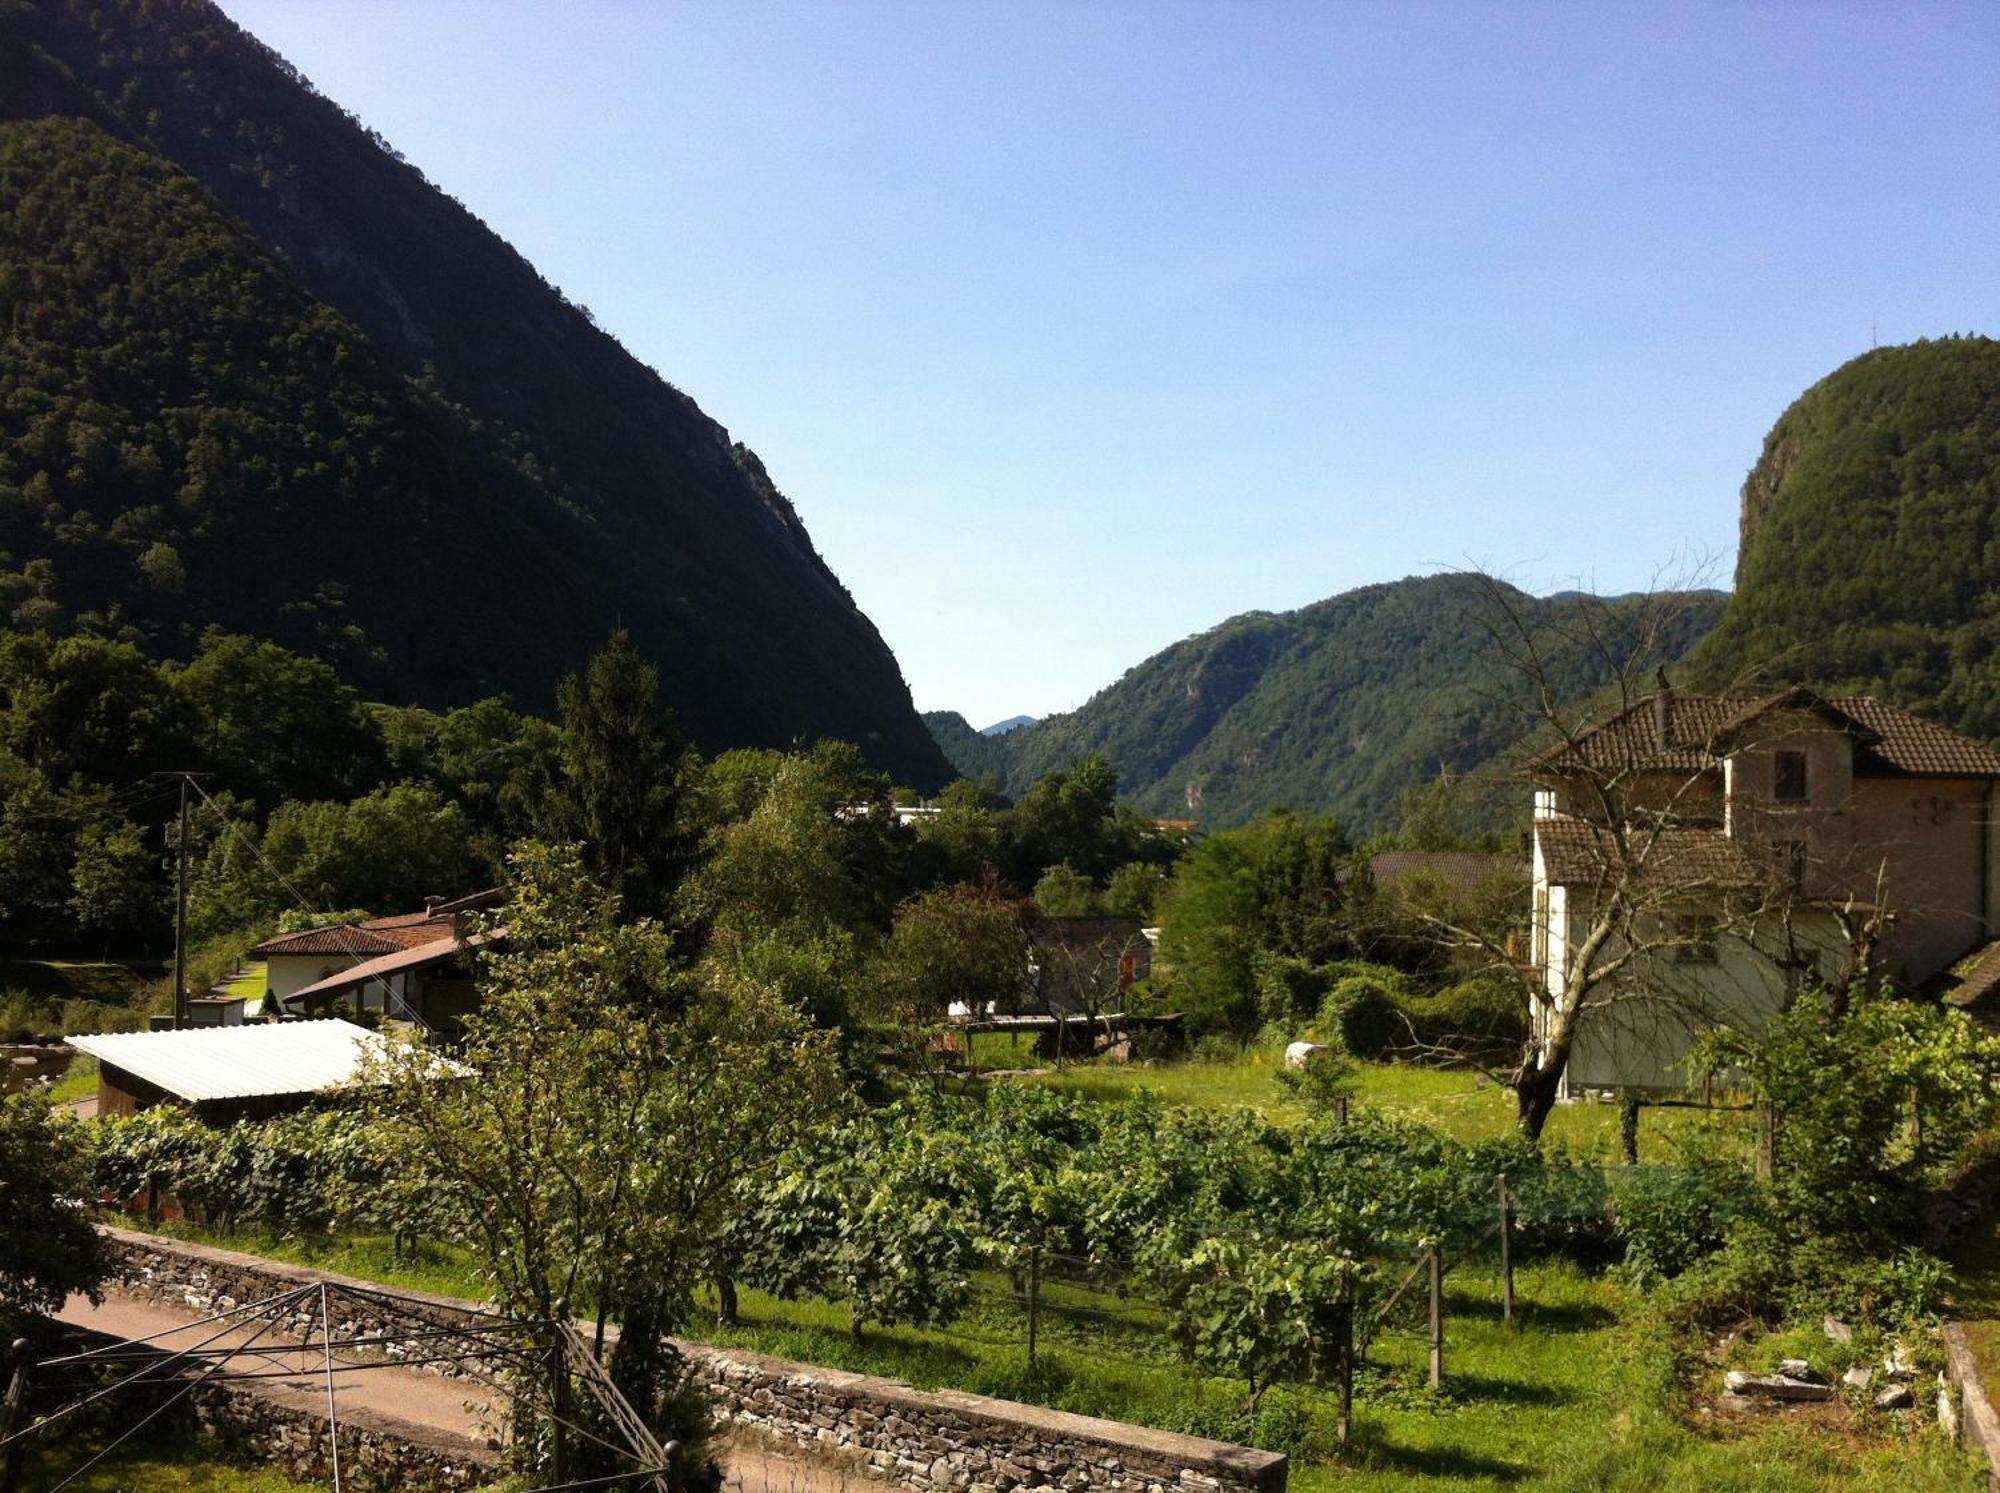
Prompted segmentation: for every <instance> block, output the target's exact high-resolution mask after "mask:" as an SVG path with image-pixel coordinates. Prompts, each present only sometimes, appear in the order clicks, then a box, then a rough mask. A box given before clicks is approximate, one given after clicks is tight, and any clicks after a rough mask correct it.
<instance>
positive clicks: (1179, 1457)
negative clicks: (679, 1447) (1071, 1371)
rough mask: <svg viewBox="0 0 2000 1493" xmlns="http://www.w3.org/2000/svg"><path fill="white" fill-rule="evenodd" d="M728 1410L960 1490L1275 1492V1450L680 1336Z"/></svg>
mask: <svg viewBox="0 0 2000 1493" xmlns="http://www.w3.org/2000/svg"><path fill="white" fill-rule="evenodd" d="M683 1351H685V1352H686V1353H687V1354H688V1356H689V1360H690V1362H691V1363H692V1364H693V1365H694V1366H695V1369H696V1371H697V1372H698V1373H699V1374H700V1375H701V1377H702V1378H703V1380H704V1381H705V1382H706V1383H707V1384H708V1386H709V1390H710V1393H711V1394H712V1395H713V1396H714V1398H715V1401H716V1408H717V1409H718V1410H719V1411H720V1412H721V1413H722V1415H723V1416H724V1417H725V1418H726V1419H728V1420H729V1421H731V1422H733V1423H735V1424H737V1425H742V1426H749V1427H753V1428H755V1429H757V1430H759V1431H762V1432H764V1433H765V1434H767V1435H771V1436H774V1437H778V1438H781V1439H785V1440H789V1441H793V1442H796V1443H798V1444H799V1445H801V1446H806V1447H810V1448H815V1449H817V1450H819V1451H821V1452H825V1453H832V1454H834V1455H839V1456H844V1457H846V1458H847V1459H849V1460H851V1461H852V1462H853V1463H854V1465H855V1466H856V1468H857V1470H859V1471H862V1472H864V1473H866V1474H868V1475H869V1476H872V1477H877V1478H883V1479H887V1480H889V1481H892V1482H895V1483H898V1484H900V1485H901V1486H903V1487H907V1488H923V1489H931V1490H936V1493H949V1490H956V1489H964V1490H969V1493H1010V1490H1017V1489H1018V1490H1020V1493H1089V1490H1097V1489H1129V1490H1132V1493H1170V1490H1182V1493H1211V1490H1212V1493H1279V1490H1282V1489H1283V1488H1284V1486H1285V1465H1286V1464H1285V1458H1284V1457H1283V1456H1280V1455H1279V1454H1277V1453H1275V1452H1265V1451H1257V1450H1254V1449H1253V1448H1250V1447H1245V1446H1231V1445H1228V1444H1227V1443H1225V1442H1220V1441H1205V1440H1203V1439H1202V1438H1200V1437H1198V1436H1181V1435H1176V1434H1175V1433H1173V1432H1170V1431H1153V1430H1148V1429H1147V1428H1145V1427H1144V1426H1132V1425H1125V1424H1123V1423H1122V1422H1119V1421H1109V1420H1095V1419H1092V1418H1091V1417H1089V1416H1084V1415H1070V1414H1068V1413H1066V1412H1064V1411H1060V1410H1043V1409H1041V1408H1039V1407H1037V1406H1033V1405H1019V1404H1015V1403H1014V1402H1012V1401H1010V1400H993V1399H988V1398H986V1397H985V1396H983V1395H970V1394H960V1393H958V1392H957V1391H955V1390H919V1389H912V1388H910V1386H909V1385H907V1384H904V1383H902V1382H901V1381H900V1380H895V1379H878V1378H875V1377H873V1376H871V1375H868V1374H849V1373H843V1372H841V1371H840V1370H837V1369H821V1368H809V1367H807V1366H806V1365H804V1364H798V1363H790V1362H787V1361H786V1360H784V1359H780V1358H767V1357H765V1356H764V1355H763V1354H761V1353H746V1352H740V1351H736V1350H731V1349H723V1348H708V1347H701V1346H697V1345H693V1344H684V1345H683Z"/></svg>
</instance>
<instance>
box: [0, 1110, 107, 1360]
mask: <svg viewBox="0 0 2000 1493" xmlns="http://www.w3.org/2000/svg"><path fill="white" fill-rule="evenodd" d="M91 1195H92V1191H91V1185H90V1165H89V1160H88V1156H87V1153H86V1151H85V1148H84V1144H83V1137H82V1133H81V1131H80V1130H79V1129H78V1128H77V1125H76V1123H75V1122H74V1121H72V1120H67V1119H62V1118H58V1117H57V1116H56V1114H55V1113H54V1112H53V1111H52V1110H51V1109H50V1107H49V1106H48V1104H46V1103H45V1102H43V1101H42V1100H39V1099H33V1098H29V1097H28V1096H26V1095H19V1094H17V1095H13V1096H11V1097H8V1098H0V1332H4V1333H5V1334H6V1337H7V1339H8V1340H9V1341H11V1340H12V1339H13V1336H14V1333H15V1331H16V1330H17V1329H18V1328H19V1327H20V1326H22V1325H24V1320H25V1318H26V1316H27V1314H29V1313H31V1312H53V1311H56V1310H59V1309H60V1308H61V1306H62V1304H63V1302H64V1300H65V1299H67V1298H68V1297H69V1296H71V1295H73V1294H75V1293H76V1292H79V1291H81V1292H84V1293H86V1294H88V1295H89V1296H90V1298H91V1300H93V1301H95V1300H97V1299H98V1291H99V1287H100V1285H101V1284H102V1282H103V1280H104V1278H105V1277H106V1276H107V1275H108V1274H109V1273H110V1271H111V1260H110V1257H109V1255H108V1253H107V1252H106V1249H105V1245H104V1239H103V1236H102V1235H100V1234H99V1233H98V1232H97V1228H96V1226H95V1225H94V1224H93V1223H92V1222H91V1220H90V1214H89V1213H88V1211H87V1210H86V1206H85V1205H86V1203H87V1201H88V1200H89V1198H90V1197H91Z"/></svg>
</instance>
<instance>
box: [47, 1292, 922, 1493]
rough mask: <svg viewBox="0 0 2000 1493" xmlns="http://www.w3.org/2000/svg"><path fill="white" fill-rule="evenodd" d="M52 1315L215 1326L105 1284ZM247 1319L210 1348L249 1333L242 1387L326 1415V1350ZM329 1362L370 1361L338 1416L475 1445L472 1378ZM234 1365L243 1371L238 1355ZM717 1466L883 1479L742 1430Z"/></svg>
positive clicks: (168, 1345)
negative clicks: (247, 1378) (261, 1375)
mask: <svg viewBox="0 0 2000 1493" xmlns="http://www.w3.org/2000/svg"><path fill="white" fill-rule="evenodd" d="M57 1316H58V1319H59V1320H61V1321H64V1322H68V1323H70V1324H71V1325H72V1326H76V1327H88V1328H92V1329H94V1330H96V1331H98V1332H104V1333H111V1334H113V1335H115V1336H118V1337H121V1338H151V1339H152V1340H153V1344H154V1346H156V1347H160V1348H164V1349H166V1350H167V1351H168V1352H174V1351H177V1350H179V1349H183V1348H190V1347H193V1346H194V1345H195V1344H196V1343H199V1342H201V1341H202V1340H203V1339H204V1338H206V1337H207V1336H208V1335H209V1334H211V1333H213V1332H215V1331H216V1329H217V1328H218V1326H221V1325H222V1324H219V1323H216V1322H208V1323H206V1324H204V1325H201V1326H196V1325H195V1324H196V1323H199V1322H201V1320H202V1316H201V1314H200V1313H198V1312H194V1311H191V1310H188V1309H186V1308H184V1307H175V1306H169V1305H165V1304H163V1303H160V1302H156V1301H142V1300H139V1299H138V1298H136V1297H132V1296H125V1295H121V1294H120V1293H119V1292H117V1291H115V1290H112V1291H107V1292H105V1294H104V1301H103V1303H102V1304H101V1305H98V1306H92V1305H91V1303H90V1301H89V1299H88V1298H87V1297H83V1296H72V1297H71V1298H70V1299H69V1300H68V1301H67V1302H66V1303H64V1305H63V1309H62V1311H61V1312H59V1313H58V1314H57ZM257 1326H258V1324H256V1323H250V1324H248V1325H245V1326H236V1325H235V1324H233V1323H232V1324H229V1326H228V1329H227V1331H226V1332H224V1333H223V1335H222V1336H220V1337H218V1338H216V1339H215V1341H214V1342H213V1343H212V1344H211V1345H210V1346H212V1347H221V1346H224V1345H227V1346H232V1347H235V1346H241V1345H243V1344H245V1343H247V1342H249V1340H250V1339H251V1338H253V1337H256V1345H255V1347H254V1348H253V1349H252V1350H251V1351H252V1352H253V1353H255V1354H256V1355H258V1360H259V1361H258V1362H257V1363H256V1364H255V1367H256V1368H259V1369H266V1368H267V1369H270V1370H272V1371H274V1372H280V1373H282V1377H278V1378H271V1379H259V1380H255V1381H252V1383H251V1385H250V1387H251V1388H253V1389H255V1390H256V1392H257V1393H259V1394H262V1395H268V1396H269V1397H271V1398H273V1399H277V1400H281V1401H284V1402H286V1403H289V1404H294V1405H300V1406H303V1407H306V1408H310V1409H312V1410H314V1411H315V1412H316V1413H319V1414H324V1413H325V1411H326V1353H325V1350H324V1349H323V1348H321V1347H319V1346H318V1345H316V1344H311V1343H300V1342H298V1341H297V1340H296V1339H293V1338H286V1337H281V1336H280V1335H278V1334H277V1333H266V1334H265V1335H263V1336H261V1337H257ZM334 1362H335V1364H336V1365H338V1364H341V1363H370V1364H373V1365H376V1366H375V1367H371V1368H370V1369H368V1370H367V1371H366V1372H355V1373H336V1374H335V1375H334V1376H333V1379H334V1406H335V1410H336V1413H337V1414H339V1415H340V1416H342V1417H343V1418H345V1417H349V1416H352V1415H354V1414H355V1413H356V1412H361V1414H362V1417H363V1418H372V1419H377V1420H387V1421H401V1422H403V1423H404V1424H405V1425H409V1426H412V1427H415V1428H416V1429H418V1430H419V1431H422V1432H425V1433H428V1434H427V1436H426V1439H431V1438H432V1437H435V1438H439V1439H442V1438H445V1437H450V1438H455V1439H461V1440H466V1441H471V1442H474V1443H477V1444H482V1445H483V1444H484V1443H485V1442H486V1439H487V1434H488V1433H487V1431H486V1429H485V1427H484V1425H483V1423H482V1422H481V1419H480V1417H479V1416H478V1415H477V1414H476V1413H475V1412H474V1411H472V1410H470V1409H468V1408H467V1401H468V1400H478V1399H482V1398H484V1397H485V1396H486V1395H487V1394H488V1393H489V1391H488V1390H487V1389H486V1387H485V1386H484V1385H482V1384H480V1383H479V1382H478V1381H476V1380H470V1379H454V1378H447V1377H446V1376H444V1375H442V1374H426V1373H421V1372H418V1371H416V1370H412V1369H402V1368H396V1367H394V1366H391V1365H386V1364H381V1363H380V1361H379V1360H375V1359H365V1358H360V1357H356V1356H352V1355H349V1356H345V1357H343V1355H342V1354H341V1352H340V1350H339V1348H338V1347H336V1348H335V1350H334ZM231 1366H232V1367H233V1368H239V1369H240V1368H249V1367H251V1366H252V1363H251V1360H250V1359H249V1358H248V1357H247V1356H246V1357H244V1358H241V1359H238V1360H236V1361H235V1362H234V1363H232V1365H231ZM716 1450H717V1459H718V1460H719V1461H720V1462H721V1464H722V1473H723V1488H724V1489H725V1493H854V1490H859V1489H864V1488H870V1487H874V1488H883V1487H888V1486H891V1485H888V1484H883V1483H875V1482H872V1481H871V1480H870V1479H867V1478H865V1477H863V1476H861V1475H859V1474H858V1473H857V1472H853V1471H850V1470H849V1469H848V1468H846V1467H844V1466H842V1465H839V1464H836V1463H832V1462H829V1461H828V1460H826V1459H822V1458H814V1457H807V1456H803V1455H793V1454H792V1453H791V1451H790V1449H789V1448H781V1447H779V1446H777V1445H776V1444H774V1443H773V1442H771V1441H769V1440H767V1439H765V1438H763V1437H760V1436H757V1435H755V1434H751V1433H743V1432H735V1433H731V1434H729V1435H727V1436H724V1437H722V1438H721V1439H720V1440H719V1441H718V1442H717V1446H716Z"/></svg>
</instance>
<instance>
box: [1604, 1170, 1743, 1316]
mask: <svg viewBox="0 0 2000 1493" xmlns="http://www.w3.org/2000/svg"><path fill="white" fill-rule="evenodd" d="M1612 1207H1613V1210H1614V1212H1615V1214H1616V1217H1617V1222H1618V1232H1619V1233H1620V1234H1621V1235H1622V1236H1623V1238H1624V1241H1625V1266H1624V1268H1625V1271H1626V1273H1627V1274H1628V1275H1629V1276H1630V1278H1631V1279H1632V1280H1633V1282H1634V1283H1635V1284H1638V1285H1641V1286H1651V1285H1656V1284H1658V1283H1659V1282H1661V1281H1664V1280H1671V1279H1673V1278H1674V1277H1675V1276H1678V1275H1681V1274H1684V1273H1685V1272H1687V1271H1688V1270H1691V1269H1693V1268H1694V1267H1695V1266H1696V1265H1698V1264H1700V1263H1701V1262H1702V1261H1704V1260H1706V1259H1707V1258H1709V1256H1711V1255H1713V1254H1715V1253H1716V1251H1718V1250H1720V1249H1721V1248H1722V1247H1723V1244H1724V1242H1725V1241H1726V1240H1727V1238H1728V1236H1729V1226H1730V1225H1731V1224H1732V1223H1734V1222H1736V1220H1738V1219H1740V1218H1754V1217H1758V1216H1760V1215H1761V1213H1762V1199H1761V1197H1760V1195H1759V1193H1758V1190H1757V1184H1756V1180H1755V1179H1754V1178H1753V1177H1752V1176H1751V1175H1750V1174H1749V1173H1748V1172H1747V1171H1745V1170H1744V1169H1743V1168H1741V1167H1738V1166H1731V1165H1729V1164H1727V1163H1725V1162H1713V1161H1711V1162H1691V1163H1689V1164H1686V1165H1682V1166H1676V1167H1650V1168H1647V1169H1644V1170H1637V1169H1635V1170H1633V1171H1632V1172H1629V1173H1627V1174H1625V1175H1624V1176H1622V1177H1620V1178H1619V1180H1618V1182H1617V1183H1616V1185H1615V1186H1614V1188H1613V1192H1612Z"/></svg>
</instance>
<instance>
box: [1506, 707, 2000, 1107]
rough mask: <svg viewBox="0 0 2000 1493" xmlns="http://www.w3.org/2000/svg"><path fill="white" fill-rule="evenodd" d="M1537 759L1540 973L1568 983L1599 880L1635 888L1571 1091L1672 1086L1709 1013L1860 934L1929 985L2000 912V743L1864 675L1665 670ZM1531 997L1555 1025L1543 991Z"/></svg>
mask: <svg viewBox="0 0 2000 1493" xmlns="http://www.w3.org/2000/svg"><path fill="white" fill-rule="evenodd" d="M1663 685H1664V681H1663ZM1531 771H1532V775H1533V777H1534V780H1535V797H1534V835H1533V868H1532V876H1533V883H1532V884H1533V905H1532V918H1531V934H1530V950H1529V965H1530V972H1531V974H1532V975H1533V977H1534V980H1535V983H1536V985H1537V988H1538V990H1540V991H1543V992H1546V993H1547V994H1548V996H1549V997H1550V998H1554V997H1556V996H1558V995H1560V993H1561V992H1562V990H1563V989H1564V988H1565V981H1566V979H1567V978H1568V976H1569V975H1570V974H1571V972H1572V969H1573V967H1574V961H1576V960H1577V959H1579V958H1582V957H1586V956H1585V955H1584V953H1583V952H1582V951H1581V949H1580V945H1581V944H1582V943H1583V942H1584V939H1585V936H1586V932H1587V930H1588V929H1589V928H1590V927H1591V926H1592V914H1593V912H1594V911H1596V910H1597V909H1599V908H1600V907H1601V906H1603V905H1605V903H1604V899H1608V898H1613V897H1624V898H1626V899H1627V905H1629V906H1633V907H1636V908H1637V909H1638V912H1637V914H1636V916H1635V917H1633V918H1632V919H1631V920H1630V922H1629V924H1628V926H1630V927H1632V928H1635V929H1638V930H1640V931H1639V932H1638V933H1636V934H1635V935H1634V936H1633V938H1632V939H1631V940H1627V941H1626V942H1625V943H1624V944H1622V945H1614V946H1613V947H1612V949H1611V950H1610V952H1611V953H1612V954H1613V955H1616V954H1618V953H1619V952H1621V951H1623V952H1628V953H1634V954H1635V957H1631V958H1628V959H1626V960H1625V961H1624V963H1623V965H1622V968H1620V969H1619V971H1618V972H1617V973H1616V974H1615V975H1614V976H1612V977H1611V978H1609V979H1607V980H1606V981H1605V982H1604V984H1603V986H1602V988H1601V989H1598V990H1594V991H1593V993H1592V994H1591V996H1590V997H1589V1000H1588V1002H1587V1004H1590V1005H1592V1006H1594V1007H1596V1008H1597V1009H1594V1010H1593V1011H1592V1012H1591V1014H1590V1017H1589V1019H1588V1020H1586V1021H1585V1022H1583V1023H1582V1024H1581V1026H1580V1028H1579V1034H1578V1039H1577V1042H1576V1045H1575V1048H1574V1049H1573V1051H1572V1053H1571V1056H1570V1062H1569V1067H1568V1077H1567V1085H1568V1087H1569V1089H1570V1090H1571V1091H1575V1090H1577V1089H1597V1088H1605V1089H1642V1090H1643V1089H1655V1090H1657V1089H1670V1088H1680V1087H1682V1086H1683V1085H1684V1083H1685V1072H1684V1060H1685V1058H1686V1055H1687V1053H1688V1050H1689V1048H1690V1046H1691V1045H1692V1043H1693V1041H1694V1040H1695V1037H1696V1035H1697V1034H1698V1033H1699V1031H1700V1030H1701V1029H1702V1028H1703V1027H1705V1026H1711V1025H1715V1024H1727V1025H1730V1026H1733V1027H1737V1028H1740V1029H1747V1030H1755V1029H1756V1028H1757V1027H1758V1026H1760V1025H1761V1024H1762V1023H1764V1022H1766V1021H1767V1020H1768V1019H1769V1018H1770V1016H1771V1015H1772V1014H1773V1013H1775V1012H1777V1011H1780V1010H1782V1009H1783V1008H1784V1007H1785V1005H1786V1004H1787V1003H1788V1001H1789V1000H1790V998H1791V997H1792V995H1793V994H1794V993H1795V992H1796V991H1797V990H1798V989H1799V988H1800V987H1801V985H1802V984H1804V983H1806V982H1807V981H1810V980H1812V979H1815V978H1817V979H1839V978H1843V977H1844V976H1845V975H1846V974H1847V973H1848V972H1849V971H1850V969H1851V968H1852V961H1853V960H1854V959H1855V958H1856V951H1857V949H1859V950H1863V951H1864V952H1865V957H1866V958H1867V959H1868V962H1869V969H1868V970H1867V972H1866V973H1867V977H1868V978H1870V979H1877V980H1890V981H1893V982H1895V983H1896V984H1898V985H1901V986H1903V987H1906V988H1917V987H1921V986H1925V985H1927V984H1934V983H1936V982H1937V981H1939V980H1940V979H1941V978H1947V977H1948V975H1949V971H1950V970H1951V969H1952V968H1953V967H1954V965H1962V964H1963V962H1964V961H1966V960H1967V959H1968V958H1970V957H1975V956H1977V955H1978V954H1979V952H1980V951H1981V950H1982V949H1984V948H1985V947H1986V946H1987V945H1989V944H1991V943H1992V942H1993V941H1994V939H1995V936H1996V932H2000V875H1996V869H2000V868H1996V857H2000V839H1997V838H1996V833H1995V824H1994V812H1993V810H1994V788H1995V783H1996V781H2000V752H1995V751H1994V750H1993V749H1992V748H1990V747H1987V746H1985V745H1984V744H1982V743H1980V742H1977V741H1974V740H1972V739H1970V738H1968V737H1965V736H1961V735H1959V734H1958V733H1957V732H1954V731H1951V730H1948V729H1946V728H1945V727H1943V726H1940V725H1937V724H1936V723H1935V722H1932V721H1927V720H1924V719H1923V718H1922V717H1920V716H1916V715H1913V714H1911V713H1910V712H1908V711H1906V710H1901V709H1898V708H1897V707H1895V706H1893V705H1889V704H1886V703H1885V702H1883V701H1880V700H1877V699H1874V698H1872V697H1869V696H1865V695H1863V696H1823V695H1820V694H1817V693H1815V692H1813V691H1811V690H1809V689H1803V688H1799V689H1789V690H1785V691H1782V692H1780V693H1777V694H1773V695H1768V696H1762V697H1741V696H1721V695H1685V696H1684V695H1678V694H1675V693H1674V692H1673V691H1672V690H1670V689H1666V688H1664V687H1663V688H1662V689H1661V690H1660V691H1659V692H1658V693H1657V694H1655V695H1653V696H1651V697H1649V698H1647V699H1645V700H1642V701H1641V702H1639V703H1638V704H1636V705H1634V706H1633V707H1632V708H1630V709H1628V710H1625V711H1622V712H1620V713H1619V714H1617V715H1615V716H1613V717H1611V718H1609V719H1607V720H1605V721H1602V722H1600V723H1598V724H1597V725H1595V726H1594V727H1592V728H1591V729H1589V730H1588V731H1585V732H1583V733H1580V734H1579V735H1578V736H1576V737H1575V738H1574V739H1572V740H1571V741H1569V742H1568V743H1566V744H1565V745H1564V746H1562V747H1561V748H1558V749H1557V750H1555V751H1552V752H1549V753H1547V754H1545V755H1544V756H1542V757H1541V758H1539V759H1538V760H1537V761H1536V762H1535V763H1534V764H1533V766H1532V768H1531ZM1634 845H1637V846H1638V847H1639V852H1638V854H1640V855H1642V856H1643V864H1642V866H1641V868H1640V869H1639V871H1638V872H1637V874H1636V875H1635V874H1634V870H1633V868H1634V864H1635V852H1634V851H1633V849H1632V847H1633V846H1634ZM1603 953H1604V951H1599V954H1600V957H1602V955H1603ZM1531 1017H1532V1020H1533V1023H1534V1030H1535V1032H1536V1034H1537V1036H1538V1037H1542V1038H1545V1037H1546V1035H1547V1033H1548V1030H1549V1027H1548V1023H1549V1020H1550V1009H1549V1006H1548V1004H1547V1003H1546V1002H1543V1001H1538V1002H1537V1003H1536V1005H1535V1007H1534V1009H1533V1010H1532V1011H1531Z"/></svg>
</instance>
